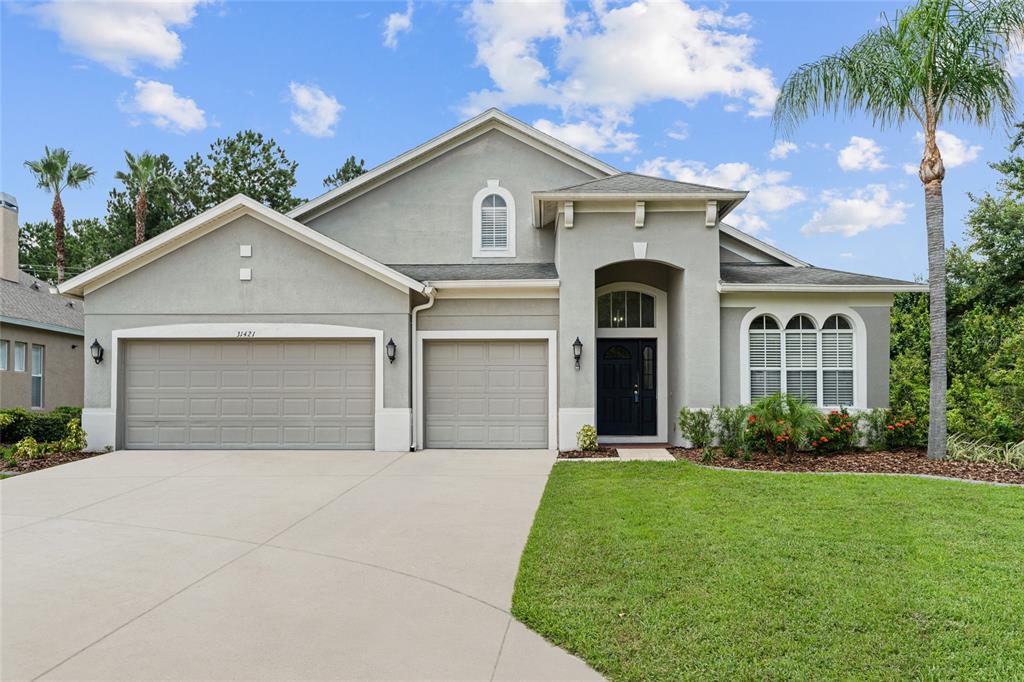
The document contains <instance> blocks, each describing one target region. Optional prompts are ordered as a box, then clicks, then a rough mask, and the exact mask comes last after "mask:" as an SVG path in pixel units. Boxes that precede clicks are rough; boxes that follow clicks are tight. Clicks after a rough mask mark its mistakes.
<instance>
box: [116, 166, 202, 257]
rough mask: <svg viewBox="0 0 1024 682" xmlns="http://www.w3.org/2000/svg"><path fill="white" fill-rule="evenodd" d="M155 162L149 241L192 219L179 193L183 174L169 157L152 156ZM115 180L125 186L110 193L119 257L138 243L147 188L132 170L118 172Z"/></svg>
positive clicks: (148, 216)
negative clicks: (140, 206)
mask: <svg viewBox="0 0 1024 682" xmlns="http://www.w3.org/2000/svg"><path fill="white" fill-rule="evenodd" d="M152 159H153V161H152V165H153V169H152V175H153V177H155V178H158V180H157V181H156V182H151V181H150V182H147V186H146V188H145V192H146V212H145V227H144V233H145V235H144V236H145V238H146V239H152V238H153V237H155V236H157V235H158V234H160V233H162V232H165V231H167V230H169V229H171V228H172V227H174V226H175V225H177V224H178V223H180V222H182V221H183V220H186V219H187V218H188V217H191V216H187V215H186V213H185V210H184V209H185V206H184V202H183V201H182V200H181V197H180V196H179V195H178V191H177V184H178V180H179V178H180V176H181V172H180V171H179V170H178V168H177V167H176V166H175V165H174V162H173V161H171V158H170V157H169V156H167V154H159V155H152ZM114 177H115V178H117V179H118V180H119V181H120V182H121V185H122V186H121V187H119V188H118V187H115V188H114V189H112V190H110V194H109V195H108V196H107V226H108V227H109V236H110V238H111V239H113V240H114V241H115V244H114V245H113V246H112V250H113V252H114V253H115V255H116V254H117V253H121V252H122V251H124V250H126V249H128V248H130V247H131V246H132V245H133V243H134V241H135V227H136V217H137V216H136V210H137V208H138V197H139V193H140V191H141V190H142V189H143V188H142V187H141V186H140V184H139V177H138V176H137V174H136V173H133V172H131V169H130V166H129V170H128V172H122V171H118V173H117V174H115V176H114Z"/></svg>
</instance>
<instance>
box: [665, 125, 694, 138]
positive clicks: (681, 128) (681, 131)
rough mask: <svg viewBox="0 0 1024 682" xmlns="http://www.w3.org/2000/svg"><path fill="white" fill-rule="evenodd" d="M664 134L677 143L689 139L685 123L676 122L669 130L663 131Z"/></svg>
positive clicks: (688, 127)
mask: <svg viewBox="0 0 1024 682" xmlns="http://www.w3.org/2000/svg"><path fill="white" fill-rule="evenodd" d="M665 134H666V135H668V136H669V137H670V138H672V139H673V140H676V141H677V142H682V141H683V140H685V139H687V138H688V137H690V126H688V125H687V124H686V121H676V122H675V123H673V124H672V127H671V128H669V129H668V130H666V131H665Z"/></svg>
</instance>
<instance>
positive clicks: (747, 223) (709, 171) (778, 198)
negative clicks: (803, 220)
mask: <svg viewBox="0 0 1024 682" xmlns="http://www.w3.org/2000/svg"><path fill="white" fill-rule="evenodd" d="M637 172H638V173H643V174H645V175H658V176H662V177H668V178H672V179H673V180H679V181H681V182H695V183H697V184H701V185H711V186H712V187H722V188H725V189H738V190H748V191H749V192H750V194H749V195H748V196H747V198H746V199H745V200H744V201H743V203H742V204H740V209H739V210H737V211H736V212H734V213H730V214H729V217H728V221H729V222H730V224H732V225H735V226H736V227H738V228H740V229H741V230H744V231H745V232H749V233H750V234H756V233H759V232H762V231H765V230H767V229H768V221H766V220H765V219H764V217H763V216H762V215H761V214H762V213H769V214H775V213H779V212H780V211H784V210H786V209H787V208H789V207H790V206H793V205H795V204H798V203H800V202H802V201H805V200H806V199H807V195H806V194H804V191H803V190H802V189H800V188H799V187H796V186H793V185H789V184H787V183H788V181H789V178H790V174H789V173H788V172H786V171H779V170H771V169H769V170H758V169H757V168H754V167H753V166H751V165H750V164H749V163H744V162H733V163H720V164H718V165H717V166H713V167H710V168H709V167H708V166H707V165H705V164H703V163H701V162H699V161H683V160H678V159H666V158H665V157H661V156H659V157H657V158H655V159H650V160H648V161H644V162H643V163H641V164H640V165H639V166H638V167H637Z"/></svg>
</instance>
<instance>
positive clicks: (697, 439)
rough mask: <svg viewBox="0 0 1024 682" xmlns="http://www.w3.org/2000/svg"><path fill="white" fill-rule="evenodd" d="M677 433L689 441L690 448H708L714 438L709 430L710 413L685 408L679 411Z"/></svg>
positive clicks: (710, 429)
mask: <svg viewBox="0 0 1024 682" xmlns="http://www.w3.org/2000/svg"><path fill="white" fill-rule="evenodd" d="M679 433H681V434H682V435H683V438H685V439H686V440H688V441H690V446H691V447H694V448H706V447H708V446H709V445H711V441H712V439H713V438H714V432H713V430H712V428H711V413H710V412H709V411H707V410H691V409H688V408H686V407H684V408H683V409H681V410H679Z"/></svg>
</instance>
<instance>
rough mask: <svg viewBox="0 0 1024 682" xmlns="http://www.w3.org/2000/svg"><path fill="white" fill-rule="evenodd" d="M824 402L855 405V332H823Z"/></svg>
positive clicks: (822, 384) (836, 404)
mask: <svg viewBox="0 0 1024 682" xmlns="http://www.w3.org/2000/svg"><path fill="white" fill-rule="evenodd" d="M821 367H822V372H821V388H822V402H823V403H824V404H825V405H828V406H838V407H843V406H848V405H853V334H852V333H851V332H849V331H832V330H826V331H823V332H822V333H821Z"/></svg>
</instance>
